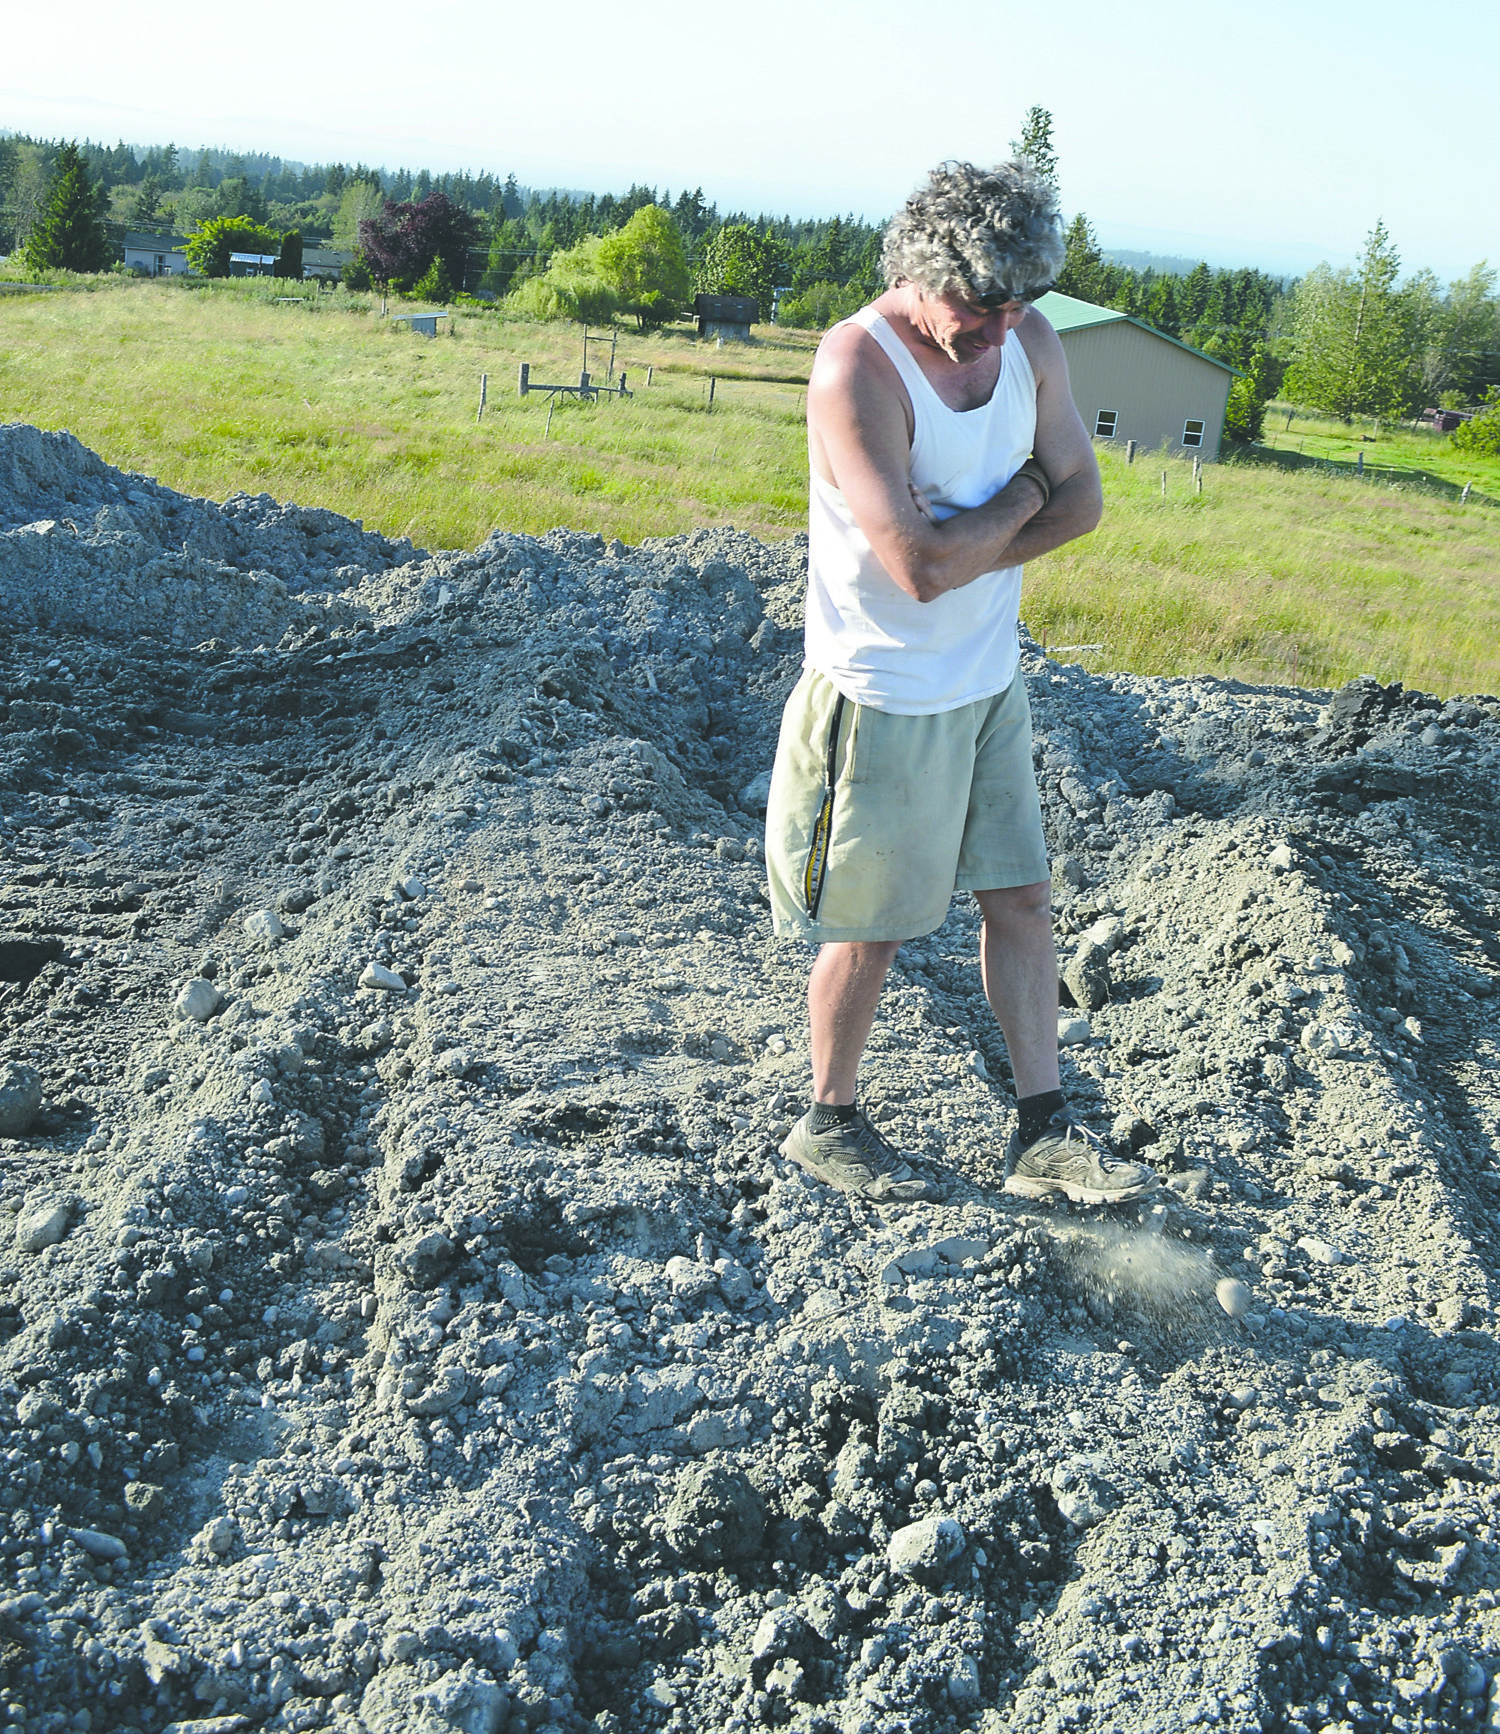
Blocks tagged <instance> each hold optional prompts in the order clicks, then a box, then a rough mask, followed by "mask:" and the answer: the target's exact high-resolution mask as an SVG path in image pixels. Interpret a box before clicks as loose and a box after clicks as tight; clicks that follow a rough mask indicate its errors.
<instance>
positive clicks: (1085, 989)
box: [1063, 941, 1110, 1015]
mask: <svg viewBox="0 0 1500 1734" xmlns="http://www.w3.org/2000/svg"><path fill="white" fill-rule="evenodd" d="M1063 980H1064V981H1065V982H1066V983H1067V987H1068V992H1069V993H1070V994H1072V996H1073V1003H1074V1004H1075V1005H1076V1006H1077V1007H1078V1008H1079V1010H1080V1011H1083V1012H1085V1013H1088V1014H1090V1015H1092V1014H1093V1013H1094V1012H1096V1011H1098V1010H1099V1008H1100V1006H1103V1005H1107V1004H1108V1003H1109V994H1110V977H1109V953H1108V951H1106V950H1105V948H1104V947H1103V946H1102V945H1095V944H1094V943H1093V942H1092V941H1086V942H1085V943H1084V944H1082V945H1080V946H1079V948H1078V950H1077V951H1076V952H1075V953H1074V954H1073V957H1072V959H1071V960H1070V962H1069V963H1068V965H1067V967H1066V968H1065V969H1064V970H1063Z"/></svg>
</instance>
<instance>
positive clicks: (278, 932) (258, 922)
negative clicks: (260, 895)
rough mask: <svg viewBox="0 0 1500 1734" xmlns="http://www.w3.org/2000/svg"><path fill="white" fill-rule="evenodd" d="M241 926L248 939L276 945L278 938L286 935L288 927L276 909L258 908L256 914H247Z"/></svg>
mask: <svg viewBox="0 0 1500 1734" xmlns="http://www.w3.org/2000/svg"><path fill="white" fill-rule="evenodd" d="M240 926H241V927H242V928H243V929H244V932H245V937H246V938H247V939H255V940H259V941H260V943H261V944H262V945H274V944H275V943H276V941H277V940H278V939H284V938H285V937H286V928H285V927H283V926H282V924H281V917H280V916H279V915H278V914H277V913H276V911H275V910H274V909H257V910H256V912H255V913H254V915H247V916H246V917H245V919H244V920H243V921H242V922H241V923H240Z"/></svg>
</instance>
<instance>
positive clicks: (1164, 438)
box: [1036, 290, 1238, 463]
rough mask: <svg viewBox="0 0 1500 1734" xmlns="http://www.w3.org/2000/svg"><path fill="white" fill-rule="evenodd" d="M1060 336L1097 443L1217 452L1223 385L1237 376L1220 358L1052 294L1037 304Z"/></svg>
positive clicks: (1208, 457) (1210, 457)
mask: <svg viewBox="0 0 1500 1734" xmlns="http://www.w3.org/2000/svg"><path fill="white" fill-rule="evenodd" d="M1036 306H1037V311H1038V312H1039V313H1043V314H1045V315H1046V317H1047V318H1048V319H1049V320H1050V321H1051V323H1052V326H1053V328H1054V329H1055V330H1056V332H1057V335H1058V336H1059V338H1061V339H1062V346H1063V354H1064V355H1065V356H1066V357H1067V361H1068V378H1069V381H1070V382H1071V384H1072V387H1073V401H1074V403H1076V404H1077V405H1078V413H1079V415H1081V416H1082V417H1083V425H1084V427H1086V428H1087V429H1088V431H1089V433H1090V434H1091V435H1092V436H1093V437H1094V438H1095V439H1100V440H1119V441H1124V440H1134V441H1135V442H1136V444H1137V445H1138V446H1139V447H1141V448H1142V449H1143V450H1146V451H1156V450H1160V449H1161V448H1162V447H1166V448H1167V449H1168V450H1169V451H1171V452H1173V453H1174V454H1176V455H1178V456H1183V455H1187V456H1193V457H1202V458H1203V459H1204V461H1205V462H1208V463H1212V462H1213V461H1214V460H1215V459H1216V458H1217V457H1218V455H1219V440H1220V438H1221V437H1222V435H1223V432H1224V409H1225V405H1226V404H1227V403H1228V401H1229V388H1230V386H1231V385H1233V384H1234V382H1235V379H1236V378H1237V377H1238V376H1237V372H1236V370H1235V369H1234V368H1232V367H1231V366H1230V365H1229V363H1228V362H1226V361H1216V360H1215V359H1214V357H1213V356H1211V355H1205V354H1204V353H1203V352H1202V350H1200V349H1192V348H1190V347H1189V346H1188V345H1187V344H1186V343H1179V342H1178V341H1177V339H1176V338H1175V337H1167V336H1165V335H1164V334H1163V333H1162V332H1160V331H1157V330H1155V329H1153V327H1151V326H1149V325H1146V324H1144V323H1143V322H1142V321H1141V320H1139V319H1132V318H1131V317H1130V315H1129V314H1127V313H1118V312H1116V311H1115V309H1114V308H1112V307H1095V306H1094V305H1093V304H1092V303H1091V302H1088V301H1078V300H1075V299H1074V297H1073V296H1071V295H1059V294H1058V293H1057V291H1056V290H1053V292H1052V293H1051V294H1050V295H1044V296H1043V297H1042V298H1041V300H1040V301H1038V302H1037V304H1036Z"/></svg>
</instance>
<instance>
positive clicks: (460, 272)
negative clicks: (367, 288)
mask: <svg viewBox="0 0 1500 1734" xmlns="http://www.w3.org/2000/svg"><path fill="white" fill-rule="evenodd" d="M421 181H422V177H421V176H420V175H419V176H418V177H417V183H418V185H419V186H420V185H421ZM478 234H479V225H478V223H477V222H476V221H475V220H474V218H473V216H472V215H471V214H470V213H469V212H468V211H466V210H464V208H463V207H462V206H461V205H456V204H454V202H453V201H452V199H450V198H449V197H448V196H447V194H446V193H429V194H428V195H427V197H426V198H424V199H420V200H418V201H416V202H415V203H410V204H404V205H398V204H396V203H395V202H394V201H393V200H391V199H387V200H386V201H385V208H384V210H383V211H382V212H381V214H380V215H379V216H378V217H367V218H366V219H365V220H364V221H363V222H362V223H361V224H360V225H359V250H360V252H361V253H363V254H364V256H365V258H366V260H367V261H368V263H369V266H370V270H371V272H372V273H373V274H374V277H375V280H376V281H377V282H379V283H388V284H390V286H391V287H392V288H393V289H403V290H404V289H409V288H410V287H411V286H412V284H413V283H415V282H417V281H418V280H419V279H420V278H421V277H423V276H424V275H425V274H426V271H427V268H428V266H429V265H431V263H432V261H433V260H434V259H441V260H442V261H443V268H444V269H445V270H446V271H447V273H448V277H449V280H450V281H451V282H453V283H455V284H462V283H463V280H464V271H465V268H466V267H467V265H468V253H469V248H470V247H472V246H473V245H474V244H475V242H476V240H477V239H478Z"/></svg>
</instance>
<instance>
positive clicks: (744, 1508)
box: [665, 1463, 766, 1566]
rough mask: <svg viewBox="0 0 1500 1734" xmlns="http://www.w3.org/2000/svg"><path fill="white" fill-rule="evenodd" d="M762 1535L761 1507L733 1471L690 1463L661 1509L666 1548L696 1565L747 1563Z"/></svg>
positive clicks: (763, 1517) (742, 1477) (744, 1477)
mask: <svg viewBox="0 0 1500 1734" xmlns="http://www.w3.org/2000/svg"><path fill="white" fill-rule="evenodd" d="M765 1532H766V1508H765V1502H764V1501H763V1500H762V1499H761V1496H760V1495H759V1494H758V1493H757V1492H756V1491H755V1488H754V1487H753V1486H752V1485H751V1482H750V1478H749V1477H748V1476H747V1475H745V1474H744V1473H743V1472H742V1471H740V1470H738V1469H725V1468H721V1467H719V1466H718V1465H713V1464H699V1463H695V1464H694V1465H693V1466H692V1467H691V1468H689V1469H686V1470H684V1471H683V1474H682V1477H681V1479H680V1480H679V1481H678V1483H677V1490H676V1492H675V1493H674V1494H673V1496H672V1500H671V1503H670V1504H669V1505H668V1506H667V1510H666V1525H665V1533H666V1539H667V1542H668V1544H669V1545H670V1546H671V1547H672V1548H673V1549H674V1550H675V1551H676V1552H677V1553H679V1554H680V1555H681V1556H682V1557H683V1558H684V1559H691V1560H695V1561H696V1562H697V1563H698V1564H700V1565H705V1566H718V1565H733V1564H734V1563H735V1562H736V1561H738V1560H746V1559H753V1558H754V1557H755V1556H756V1555H757V1554H759V1552H760V1550H761V1546H762V1543H763V1542H764V1540H765Z"/></svg>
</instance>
